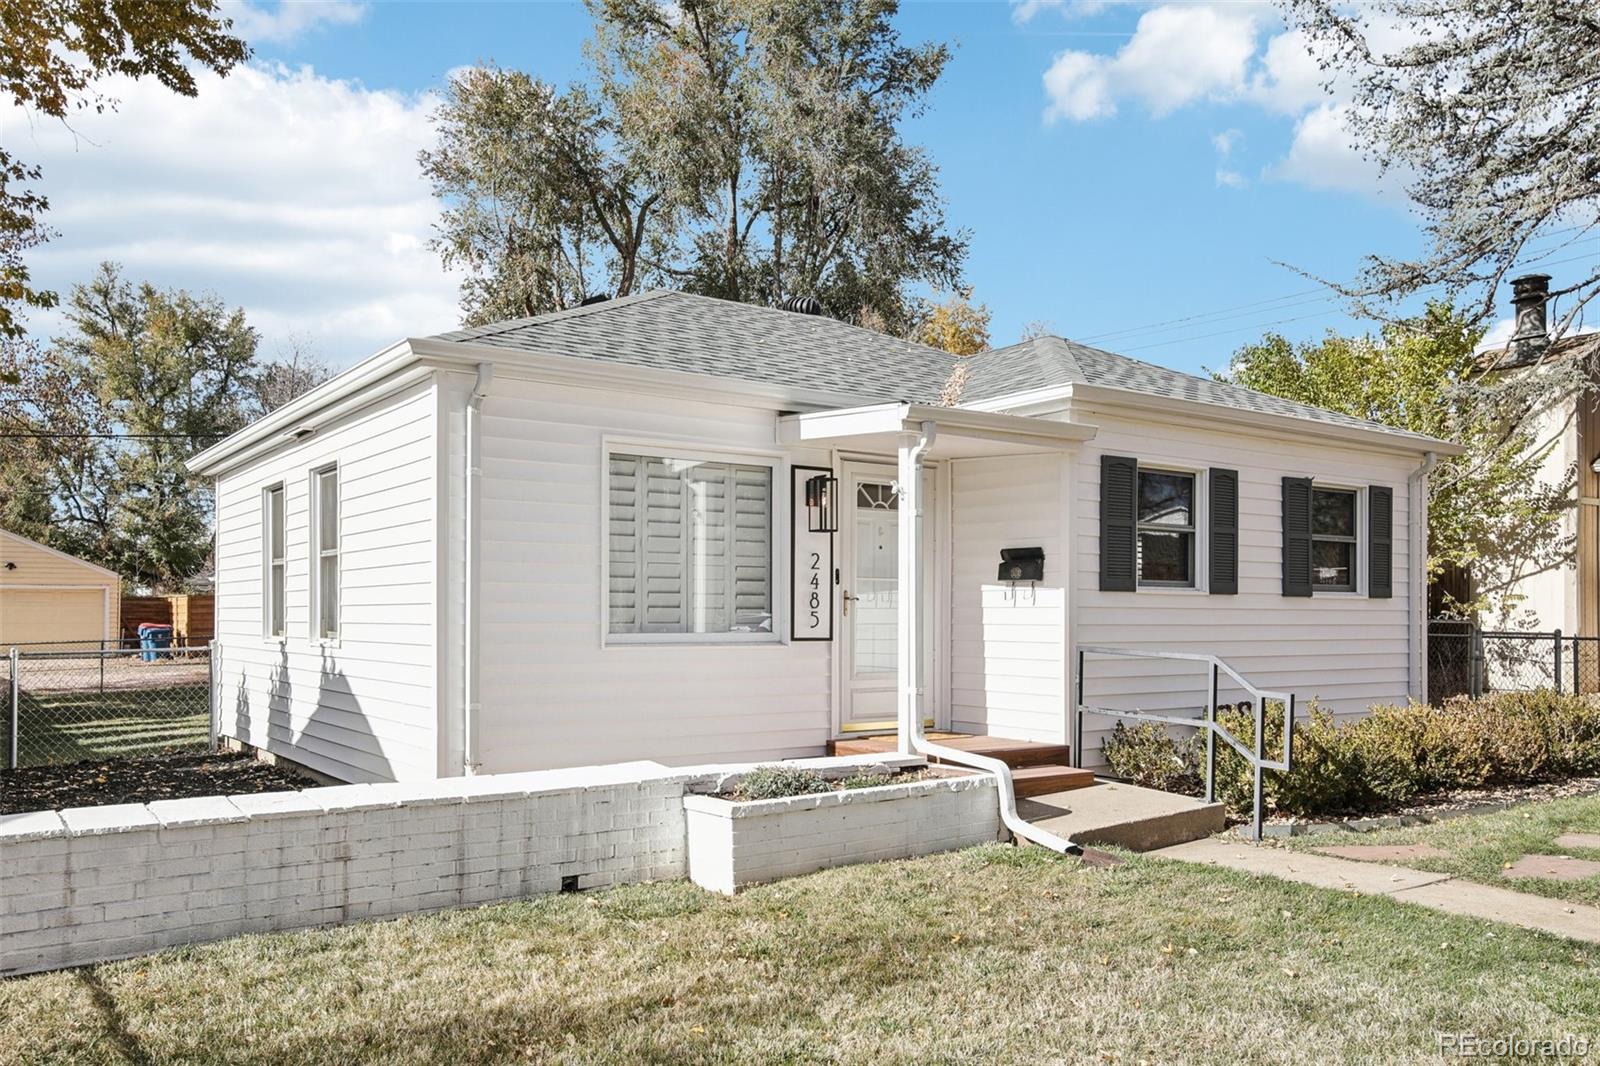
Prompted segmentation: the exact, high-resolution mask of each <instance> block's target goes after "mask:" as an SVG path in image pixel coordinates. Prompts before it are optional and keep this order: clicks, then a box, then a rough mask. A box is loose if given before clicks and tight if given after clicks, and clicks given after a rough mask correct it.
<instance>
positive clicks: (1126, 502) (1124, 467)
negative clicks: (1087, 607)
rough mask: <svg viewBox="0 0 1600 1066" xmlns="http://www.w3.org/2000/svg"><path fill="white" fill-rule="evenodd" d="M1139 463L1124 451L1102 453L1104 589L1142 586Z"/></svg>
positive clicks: (1102, 560)
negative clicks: (1139, 551)
mask: <svg viewBox="0 0 1600 1066" xmlns="http://www.w3.org/2000/svg"><path fill="white" fill-rule="evenodd" d="M1138 495H1139V463H1138V461H1137V460H1134V459H1129V458H1127V457H1126V456H1122V455H1102V456H1101V457H1100V591H1102V592H1132V591H1134V590H1135V589H1136V588H1138V587H1139V575H1138V568H1137V563H1136V560H1137V558H1138V550H1137V541H1138V536H1139V521H1138Z"/></svg>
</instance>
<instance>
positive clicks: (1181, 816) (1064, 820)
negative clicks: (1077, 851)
mask: <svg viewBox="0 0 1600 1066" xmlns="http://www.w3.org/2000/svg"><path fill="white" fill-rule="evenodd" d="M1018 795H1025V796H1028V797H1030V798H1028V799H1025V800H1024V801H1023V802H1021V803H1019V804H1017V813H1018V814H1020V815H1021V816H1022V817H1023V818H1025V819H1026V820H1028V821H1030V822H1032V823H1033V824H1034V825H1037V826H1038V827H1039V828H1041V829H1048V830H1049V831H1050V832H1052V833H1054V834H1056V835H1057V836H1063V837H1067V838H1068V839H1070V840H1073V841H1075V842H1076V843H1079V844H1085V845H1088V844H1098V845H1107V844H1109V845H1114V846H1116V847H1123V848H1127V849H1128V850H1129V851H1154V850H1155V849H1157V848H1166V847H1172V846H1173V845H1175V844H1183V843H1187V842H1188V841H1191V840H1200V839H1202V838H1204V837H1208V836H1213V835H1215V834H1217V833H1220V832H1222V830H1223V828H1224V826H1225V824H1226V822H1225V819H1224V816H1223V808H1222V804H1220V803H1206V802H1204V801H1203V800H1198V799H1195V798H1194V797H1192V796H1175V795H1173V794H1172V793H1170V792H1157V791H1156V790H1155V789H1150V788H1140V787H1139V786H1137V785H1129V784H1125V783H1124V782H1121V781H1104V780H1102V781H1100V782H1098V783H1097V784H1096V785H1095V787H1094V788H1079V789H1075V790H1073V791H1066V790H1063V791H1061V792H1058V793H1055V794H1049V795H1046V794H1040V793H1024V792H1022V790H1021V788H1020V787H1019V788H1018Z"/></svg>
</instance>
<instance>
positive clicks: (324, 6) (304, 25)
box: [221, 0, 367, 44]
mask: <svg viewBox="0 0 1600 1066" xmlns="http://www.w3.org/2000/svg"><path fill="white" fill-rule="evenodd" d="M221 7H222V13H223V15H225V16H226V17H228V18H230V19H232V20H233V29H234V32H235V33H237V34H238V35H239V36H241V37H243V38H244V39H245V40H246V41H249V42H251V43H252V44H256V43H266V44H287V43H288V42H290V41H293V40H295V39H296V38H298V37H300V36H301V35H302V34H304V33H306V32H308V31H309V30H312V29H315V28H316V27H318V26H323V25H329V26H350V25H354V24H355V23H357V22H360V21H361V20H362V19H364V18H366V15H367V5H366V4H365V3H357V2H355V0H279V3H278V4H277V5H275V6H274V7H272V8H270V9H269V8H267V7H265V6H263V5H261V4H258V3H252V2H251V0H222V4H221Z"/></svg>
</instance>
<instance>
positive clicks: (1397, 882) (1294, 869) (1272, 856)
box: [1149, 837, 1600, 944]
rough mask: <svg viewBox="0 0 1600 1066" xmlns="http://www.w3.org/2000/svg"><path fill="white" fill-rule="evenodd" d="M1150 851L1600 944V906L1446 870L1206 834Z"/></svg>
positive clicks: (1203, 863) (1178, 858) (1165, 856)
mask: <svg viewBox="0 0 1600 1066" xmlns="http://www.w3.org/2000/svg"><path fill="white" fill-rule="evenodd" d="M1149 854H1151V855H1154V856H1156V857H1157V858H1163V859H1176V860H1178V861H1179V862H1193V863H1200V864H1202V865H1206V866H1226V867H1228V868H1229V869H1233V870H1241V871H1243V872H1245V873H1252V874H1266V875H1268V876H1271V877H1278V878H1282V879H1283V880H1285V881H1297V882H1299V883H1301V884H1305V885H1317V886H1319V887H1321V888H1331V889H1335V890H1338V891H1342V892H1349V891H1355V892H1359V893H1363V894H1365V895H1372V896H1389V897H1391V898H1392V899H1397V900H1399V901H1401V902H1402V903H1415V904H1416V905H1418V906H1420V907H1431V908H1433V909H1434V910H1436V911H1444V912H1446V913H1448V914H1460V915H1464V916H1466V917H1469V918H1486V919H1488V920H1489V921H1492V922H1505V923H1506V924H1508V925H1515V926H1520V927H1522V928H1523V929H1536V930H1538V931H1540V932H1544V933H1551V934H1554V935H1555V936H1561V937H1566V938H1567V939H1569V940H1582V941H1585V942H1587V943H1590V944H1600V907H1590V906H1586V905H1584V904H1582V903H1568V902H1565V901H1563V900H1559V899H1548V898H1546V897H1544V896H1531V895H1529V894H1527V893H1526V892H1513V891H1511V890H1510V889H1508V888H1495V887H1493V886H1492V885H1481V884H1478V883H1477V882H1476V881H1463V880H1461V879H1460V878H1457V877H1453V876H1452V875H1450V874H1438V873H1429V872H1427V871H1425V870H1412V869H1409V868H1407V867H1404V866H1389V865H1386V864H1384V863H1377V862H1357V861H1356V860H1354V859H1339V858H1335V857H1333V856H1331V855H1316V854H1311V853H1307V852H1298V851H1287V850H1284V849H1283V848H1272V847H1259V846H1257V845H1254V844H1248V843H1245V842H1243V841H1239V842H1233V841H1228V840H1219V839H1217V838H1216V837H1211V838H1209V839H1206V840H1196V841H1193V842H1191V843H1188V844H1179V845H1177V846H1176V847H1171V848H1162V849H1161V850H1160V851H1152V852H1150V853H1149Z"/></svg>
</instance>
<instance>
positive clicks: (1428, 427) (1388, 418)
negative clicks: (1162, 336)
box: [1218, 303, 1573, 619]
mask: <svg viewBox="0 0 1600 1066" xmlns="http://www.w3.org/2000/svg"><path fill="white" fill-rule="evenodd" d="M1482 338H1483V331H1482V328H1481V327H1480V326H1477V325H1475V324H1473V322H1472V320H1471V316H1470V315H1467V314H1463V313H1461V312H1458V311H1456V310H1453V309H1452V308H1450V307H1449V306H1447V305H1444V304H1437V303H1436V304H1431V305H1429V307H1428V309H1427V311H1426V312H1425V313H1424V314H1423V315H1421V316H1419V317H1417V318H1414V319H1411V320H1407V321H1398V322H1393V323H1390V324H1387V325H1385V326H1384V327H1383V328H1382V331H1381V333H1380V334H1379V335H1378V336H1377V337H1372V336H1359V337H1343V336H1338V335H1336V334H1333V333H1329V334H1328V335H1327V336H1326V337H1324V338H1323V339H1322V340H1321V341H1318V342H1315V343H1303V344H1299V345H1296V344H1292V343H1291V342H1289V341H1288V340H1286V339H1285V338H1283V337H1281V336H1278V335H1275V334H1269V335H1268V336H1267V337H1265V338H1263V339H1262V340H1261V341H1260V342H1259V343H1256V344H1249V345H1246V346H1245V347H1243V348H1240V349H1239V350H1238V351H1237V352H1236V353H1235V354H1234V356H1233V360H1232V362H1231V364H1230V365H1229V368H1228V372H1227V373H1226V374H1225V375H1218V377H1219V378H1221V379H1222V380H1227V381H1231V382H1233V383H1234V384H1237V385H1242V386H1244V387H1246V388H1251V389H1255V390H1256V391H1258V392H1265V393H1269V394H1270V395H1273V396H1281V397H1283V398H1285V399H1289V400H1294V401H1296V402H1298V403H1306V404H1311V405H1313V406H1316V407H1322V408H1326V409H1328V410H1330V411H1339V412H1341V413H1343V414H1347V415H1352V416H1354V417H1356V418H1364V419H1368V420H1370V421H1373V422H1379V423H1382V424H1383V425H1387V426H1394V427H1396V428H1398V429H1407V430H1411V431H1412V432H1415V433H1423V434H1427V435H1428V436H1431V437H1439V438H1442V439H1445V440H1454V441H1456V442H1458V443H1460V444H1463V445H1465V446H1466V448H1467V451H1466V453H1465V454H1463V455H1460V456H1455V457H1451V458H1446V459H1442V460H1441V461H1440V464H1439V467H1438V468H1437V469H1436V471H1435V472H1434V475H1433V476H1432V478H1431V479H1430V481H1429V490H1430V491H1429V499H1428V526H1429V540H1428V570H1429V574H1430V576H1433V577H1435V578H1436V577H1438V576H1439V575H1441V574H1444V573H1448V572H1452V571H1455V572H1460V571H1468V570H1470V572H1471V573H1472V574H1473V576H1474V579H1475V587H1476V594H1475V595H1474V596H1473V597H1471V598H1470V600H1468V601H1467V602H1455V603H1447V604H1445V609H1447V610H1450V611H1452V612H1454V613H1459V614H1463V615H1466V614H1471V613H1475V612H1479V611H1483V612H1487V613H1489V614H1491V615H1493V616H1496V617H1498V618H1501V619H1505V618H1508V617H1509V614H1510V613H1511V612H1512V611H1514V609H1515V606H1516V601H1515V595H1514V593H1513V590H1512V586H1513V584H1514V582H1515V580H1516V579H1518V578H1520V577H1526V576H1528V575H1529V574H1531V573H1536V572H1540V571H1543V570H1548V569H1552V568H1555V567H1558V566H1560V565H1562V564H1563V563H1565V561H1566V560H1567V559H1568V558H1569V557H1570V556H1571V553H1572V549H1573V545H1572V543H1571V538H1570V537H1568V536H1566V535H1565V533H1564V530H1563V524H1564V523H1563V520H1564V516H1565V515H1566V513H1567V511H1568V510H1569V509H1570V508H1571V506H1572V503H1571V499H1570V492H1571V488H1572V480H1571V475H1570V474H1569V475H1568V476H1567V478H1566V479H1564V480H1563V481H1562V482H1560V483H1558V484H1551V483H1549V482H1547V481H1543V480H1541V468H1542V466H1543V464H1544V462H1545V459H1546V457H1547V456H1548V455H1549V454H1550V452H1551V449H1552V448H1553V447H1554V446H1555V443H1556V442H1555V441H1554V440H1551V439H1548V438H1541V437H1540V436H1539V434H1538V433H1537V432H1536V431H1535V430H1534V429H1533V428H1531V427H1527V426H1523V427H1514V428H1511V429H1508V428H1507V427H1506V426H1505V425H1503V424H1501V423H1500V422H1499V421H1498V420H1497V419H1495V418H1493V417H1486V416H1485V413H1484V411H1485V409H1484V408H1482V407H1480V406H1478V405H1475V404H1472V403H1470V402H1465V403H1464V402H1462V400H1461V397H1462V396H1463V395H1464V394H1465V392H1466V391H1467V390H1469V389H1471V388H1474V387H1476V385H1475V383H1476V382H1477V381H1478V380H1479V379H1480V378H1481V377H1482V376H1483V374H1484V369H1483V364H1482V362H1481V360H1480V359H1479V358H1478V355H1477V351H1478V345H1479V343H1480V342H1481V340H1482Z"/></svg>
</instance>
